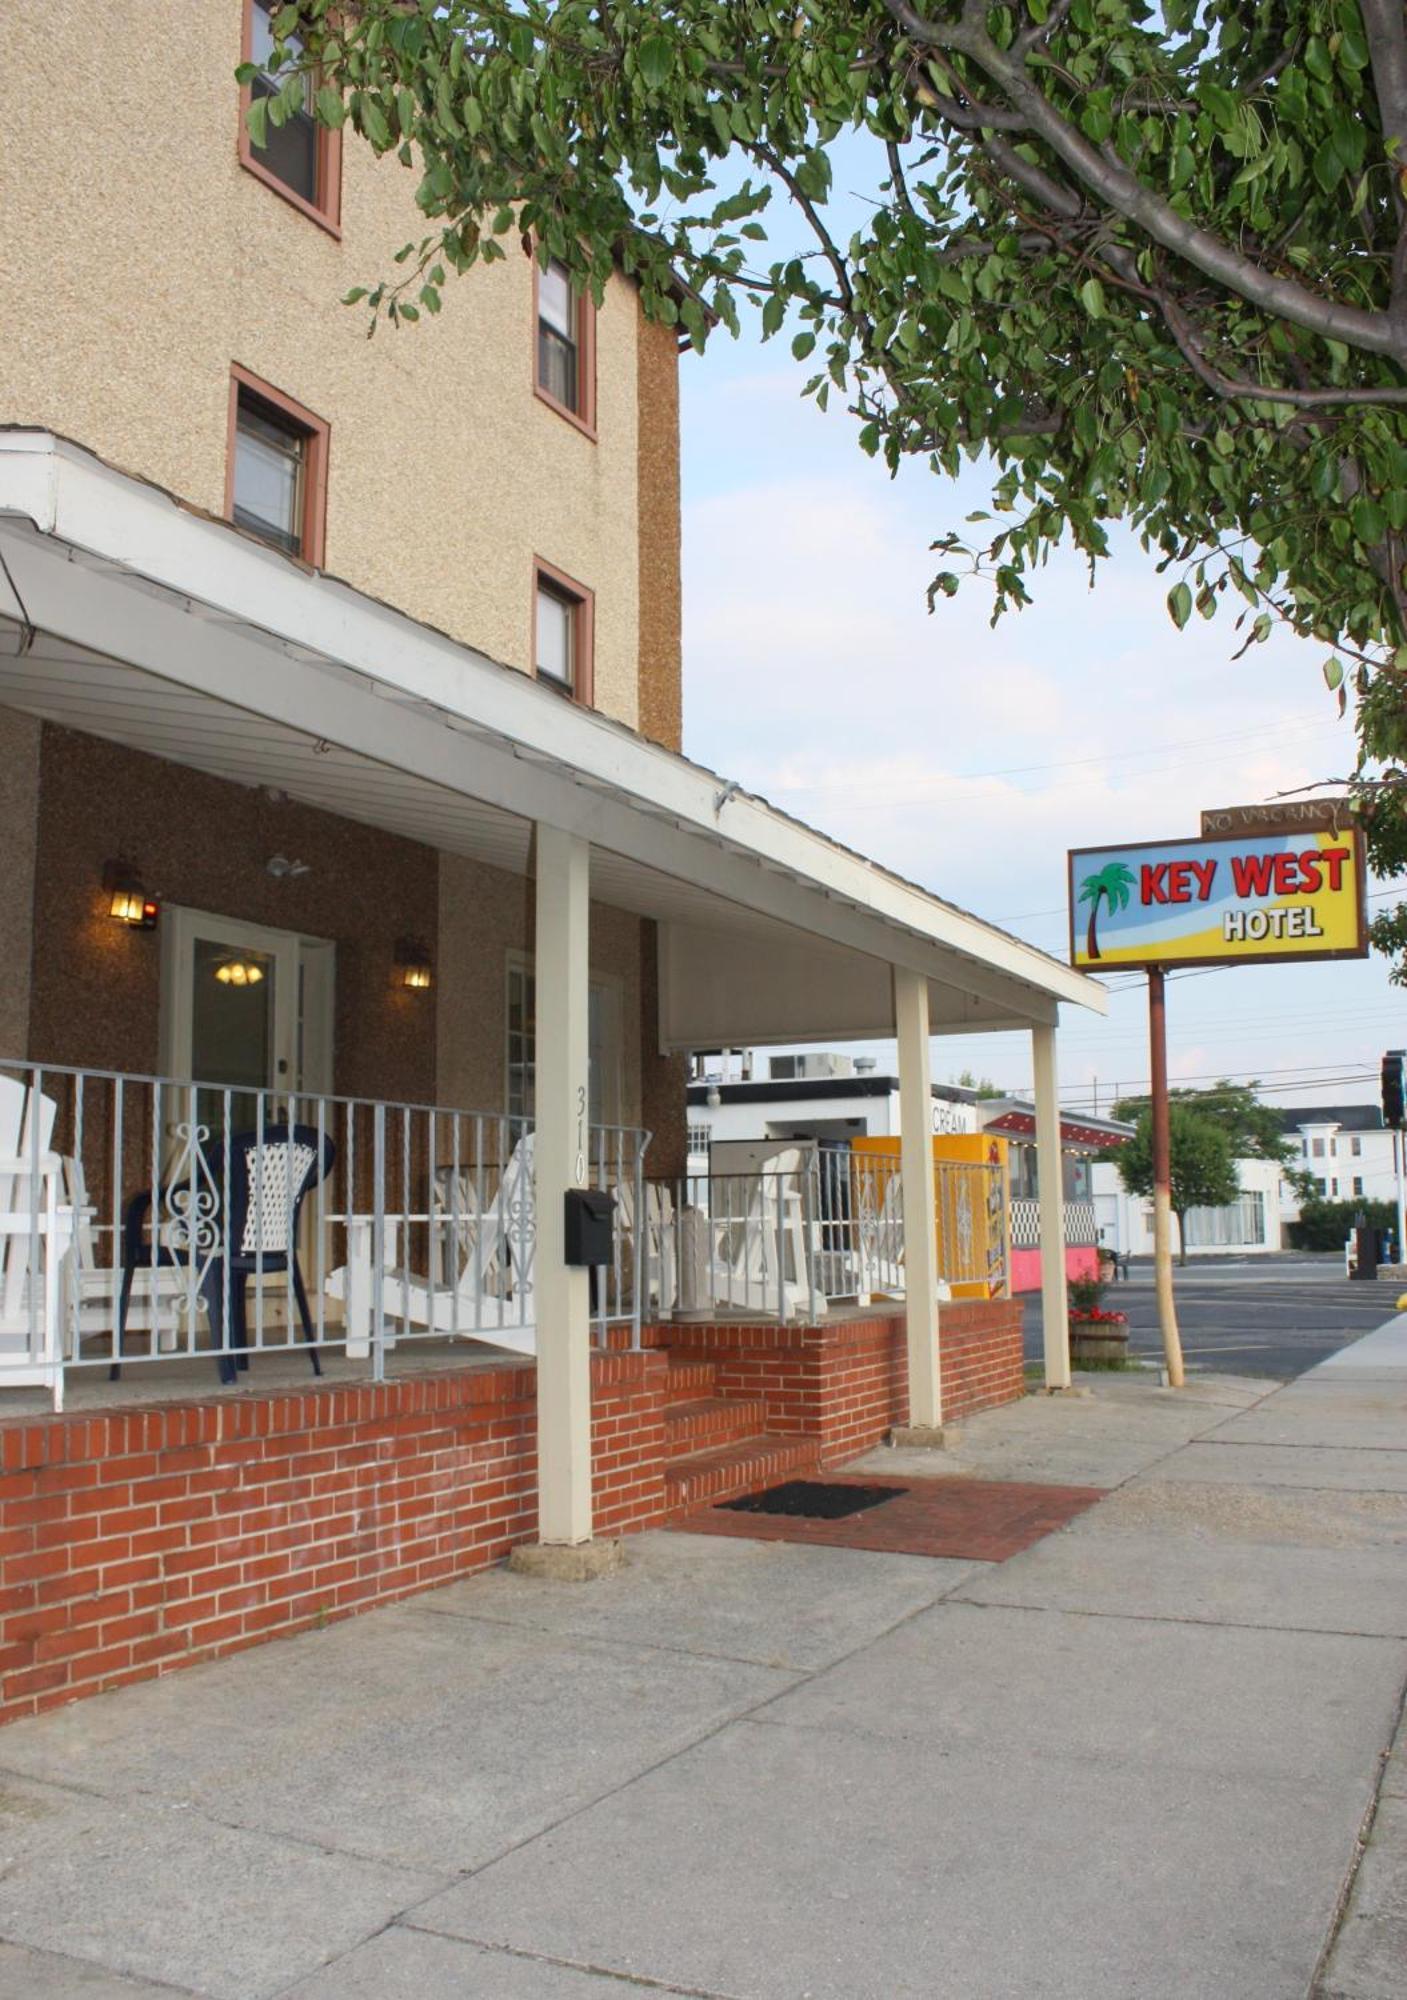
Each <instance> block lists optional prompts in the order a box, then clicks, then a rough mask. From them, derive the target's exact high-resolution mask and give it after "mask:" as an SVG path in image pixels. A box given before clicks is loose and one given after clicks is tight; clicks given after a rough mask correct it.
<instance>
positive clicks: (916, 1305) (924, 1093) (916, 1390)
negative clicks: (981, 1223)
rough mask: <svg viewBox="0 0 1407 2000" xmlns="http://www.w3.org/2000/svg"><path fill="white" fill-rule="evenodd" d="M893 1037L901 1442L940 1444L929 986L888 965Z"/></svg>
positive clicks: (903, 969)
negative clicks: (905, 1414)
mask: <svg viewBox="0 0 1407 2000" xmlns="http://www.w3.org/2000/svg"><path fill="white" fill-rule="evenodd" d="M894 1026H895V1029H896V1031H897V1033H898V1037H899V1167H900V1174H901V1177H902V1186H903V1201H904V1312H905V1317H906V1320H907V1325H908V1363H909V1423H908V1428H907V1430H903V1431H896V1433H895V1435H896V1439H900V1440H901V1441H902V1442H903V1443H905V1444H930V1443H931V1444H941V1443H942V1437H943V1433H942V1423H943V1390H942V1382H941V1379H940V1373H939V1364H938V1225H937V1220H936V1213H935V1210H936V1200H935V1192H936V1191H935V1186H934V1172H933V1090H932V1059H931V1055H930V1051H929V1046H928V981H927V980H926V979H925V978H924V976H923V974H922V973H919V972H910V971H908V970H907V968H906V967H904V966H901V965H896V966H895V968H894Z"/></svg>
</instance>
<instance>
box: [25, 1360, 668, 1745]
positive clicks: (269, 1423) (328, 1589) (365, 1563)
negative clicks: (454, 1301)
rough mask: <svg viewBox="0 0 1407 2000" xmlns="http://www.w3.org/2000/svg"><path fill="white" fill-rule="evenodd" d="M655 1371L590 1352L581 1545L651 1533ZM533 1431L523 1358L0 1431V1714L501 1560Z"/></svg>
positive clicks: (530, 1492)
mask: <svg viewBox="0 0 1407 2000" xmlns="http://www.w3.org/2000/svg"><path fill="white" fill-rule="evenodd" d="M666 1366H667V1363H666V1358H665V1356H664V1355H663V1354H659V1353H644V1354H609V1355H597V1356H595V1357H593V1363H592V1368H593V1385H592V1386H593V1454H594V1469H595V1477H596V1527H597V1530H598V1532H602V1533H607V1532H608V1533H611V1534H620V1533H623V1532H626V1531H628V1530H631V1529H635V1528H642V1527H647V1526H651V1525H657V1524H658V1522H659V1521H660V1520H661V1519H662V1518H663V1513H664V1417H663V1404H664V1376H665V1370H666ZM536 1428H537V1419H536V1401H535V1396H534V1381H533V1370H532V1368H531V1367H522V1366H519V1365H511V1366H505V1367H500V1368H487V1369H474V1370H466V1371H462V1372H456V1373H453V1374H448V1373H447V1374H426V1375H420V1376H412V1377H407V1378H404V1379H402V1380H399V1381H396V1382H389V1383H384V1384H381V1385H379V1386H378V1385H372V1384H365V1385H359V1386H356V1387H349V1388H345V1389H332V1388H327V1389H309V1390H308V1391H306V1392H305V1393H302V1394H298V1395H287V1394H280V1395H273V1394H269V1395H260V1394H257V1393H255V1394H247V1395H242V1396H238V1397H231V1398H226V1399H223V1400H217V1401H212V1402H210V1403H206V1404H178V1403H170V1404H166V1405H164V1406H161V1407H158V1408H154V1409H153V1408H148V1409H145V1410H132V1409H126V1410H122V1409H119V1410H114V1411H112V1412H110V1413H107V1414H103V1415H93V1414H91V1413H85V1414H82V1415H74V1416H65V1417H46V1418H42V1419H31V1420H23V1421H20V1420H12V1421H9V1422H5V1423H0V1721H7V1720H9V1719H11V1718H12V1717H14V1716H16V1715H25V1714H30V1713H33V1712H34V1711H35V1710H37V1709H41V1708H48V1707H52V1706H54V1705H56V1704H57V1703H60V1702H65V1701H70V1700H73V1699H75V1698H76V1697H78V1696H80V1695H85V1694H92V1693H96V1692H97V1691H98V1690H100V1689H102V1688H109V1687H118V1686H121V1685H122V1684H123V1683H124V1682H127V1681H132V1680H141V1679H145V1678H147V1677H149V1676H151V1675H153V1674H158V1673H165V1672H168V1671H169V1670H171V1669H172V1668H174V1667H179V1666H186V1665H189V1664H190V1663H191V1662H193V1661H195V1660H201V1659H209V1658H212V1657H213V1656H215V1655H216V1654H220V1653H228V1652H233V1651H235V1650H237V1649H238V1648H240V1647H243V1646H248V1645H253V1644H255V1643H256V1642H258V1641H259V1640H261V1639H266V1638H271V1637H274V1636H275V1635H277V1634H281V1633H286V1632H295V1631H298V1630H300V1629H301V1628H303V1627H306V1626H310V1625H317V1624H322V1623H324V1622H325V1621H327V1620H328V1619H331V1618H340V1617H345V1616H346V1615H347V1614H348V1613H350V1612H353V1611H358V1610H363V1609H365V1608H367V1607H368V1606H370V1605H373V1604H383V1603H388V1602H390V1601H391V1600H392V1599H394V1598H398V1597H406V1596H409V1595H410V1594H411V1593H412V1592H414V1591H418V1590H425V1589H428V1588H429V1587H430V1586H432V1585H434V1584H439V1583H446V1582H449V1581H450V1580H451V1579H452V1578H454V1577H459V1576H467V1575H469V1574H471V1573H472V1572H473V1571H475V1570H479V1569H483V1568H485V1567H487V1565H488V1564H490V1563H493V1562H497V1561H498V1560H499V1559H500V1558H501V1557H503V1556H505V1555H506V1554H507V1552H508V1550H509V1549H510V1548H511V1547H512V1546H513V1544H514V1543H515V1542H520V1541H527V1540H531V1538H532V1536H533V1534H534V1533H535V1530H536V1475H537V1444H536Z"/></svg>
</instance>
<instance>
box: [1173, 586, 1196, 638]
mask: <svg viewBox="0 0 1407 2000" xmlns="http://www.w3.org/2000/svg"><path fill="white" fill-rule="evenodd" d="M1168 611H1169V613H1170V615H1171V617H1172V622H1173V624H1174V625H1176V627H1177V629H1178V631H1179V632H1180V631H1182V629H1183V628H1184V626H1185V625H1186V623H1187V621H1188V619H1189V618H1190V617H1191V616H1192V589H1191V586H1190V585H1189V584H1186V583H1175V584H1174V585H1173V587H1172V589H1171V590H1170V591H1169V592H1168Z"/></svg>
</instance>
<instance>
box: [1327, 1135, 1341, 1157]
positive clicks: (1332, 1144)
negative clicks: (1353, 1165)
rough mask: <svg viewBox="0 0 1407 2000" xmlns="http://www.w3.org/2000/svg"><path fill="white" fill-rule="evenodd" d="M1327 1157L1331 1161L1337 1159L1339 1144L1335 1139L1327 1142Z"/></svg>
mask: <svg viewBox="0 0 1407 2000" xmlns="http://www.w3.org/2000/svg"><path fill="white" fill-rule="evenodd" d="M1329 1157H1330V1159H1331V1160H1336V1159H1337V1158H1338V1157H1339V1142H1338V1140H1337V1139H1331V1140H1330V1141H1329Z"/></svg>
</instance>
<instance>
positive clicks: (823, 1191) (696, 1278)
mask: <svg viewBox="0 0 1407 2000" xmlns="http://www.w3.org/2000/svg"><path fill="white" fill-rule="evenodd" d="M789 1150H790V1149H789ZM796 1150H799V1153H800V1156H799V1157H795V1155H794V1153H793V1157H792V1158H791V1161H790V1164H788V1165H787V1166H785V1167H778V1166H776V1165H769V1166H764V1167H762V1168H760V1169H758V1170H757V1171H756V1172H752V1173H732V1174H708V1173H698V1174H687V1175H684V1176H683V1177H682V1178H679V1179H675V1180H650V1181H647V1182H646V1184H645V1207H644V1211H643V1214H644V1228H643V1234H641V1233H640V1232H634V1235H635V1237H636V1239H637V1240H638V1241H639V1242H640V1245H641V1247H640V1252H639V1255H640V1269H641V1274H642V1276H641V1290H642V1300H643V1309H644V1311H645V1313H646V1315H647V1316H649V1317H658V1318H660V1319H667V1318H670V1317H672V1316H680V1317H702V1316H707V1315H711V1314H718V1313H722V1312H740V1313H745V1314H764V1315H766V1316H768V1317H771V1318H777V1319H781V1320H790V1321H795V1320H808V1319H810V1320H814V1319H816V1318H818V1317H820V1316H821V1315H823V1314H824V1313H825V1312H826V1311H827V1310H828V1308H829V1307H831V1306H833V1305H836V1304H839V1303H842V1302H846V1303H854V1304H858V1305H867V1304H871V1303H873V1302H874V1301H876V1300H883V1299H902V1298H903V1297H904V1293H905V1275H904V1269H905V1266H904V1207H903V1183H902V1179H901V1175H900V1169H899V1163H898V1161H897V1160H894V1159H890V1158H888V1157H887V1156H885V1155H882V1154H860V1153H853V1152H852V1151H851V1150H850V1149H849V1148H848V1147H822V1148H819V1149H818V1148H816V1147H809V1148H805V1149H796ZM935 1179H936V1188H935V1228H936V1231H937V1236H938V1268H939V1274H940V1279H941V1281H942V1283H943V1284H944V1286H945V1287H946V1288H947V1290H948V1291H949V1292H956V1291H959V1290H964V1291H966V1292H968V1293H971V1292H973V1291H979V1292H980V1293H982V1294H983V1295H985V1296H987V1297H993V1298H995V1297H1000V1296H1003V1295H1005V1294H1006V1292H1007V1290H1008V1288H1009V1279H1010V1254H1009V1233H1008V1224H1007V1216H1006V1211H1005V1176H1004V1175H1003V1174H1002V1172H1001V1170H1000V1168H997V1167H990V1166H987V1165H985V1164H983V1163H980V1162H973V1163H970V1164H969V1163H967V1162H958V1161H940V1162H938V1163H937V1166H936V1173H935Z"/></svg>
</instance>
